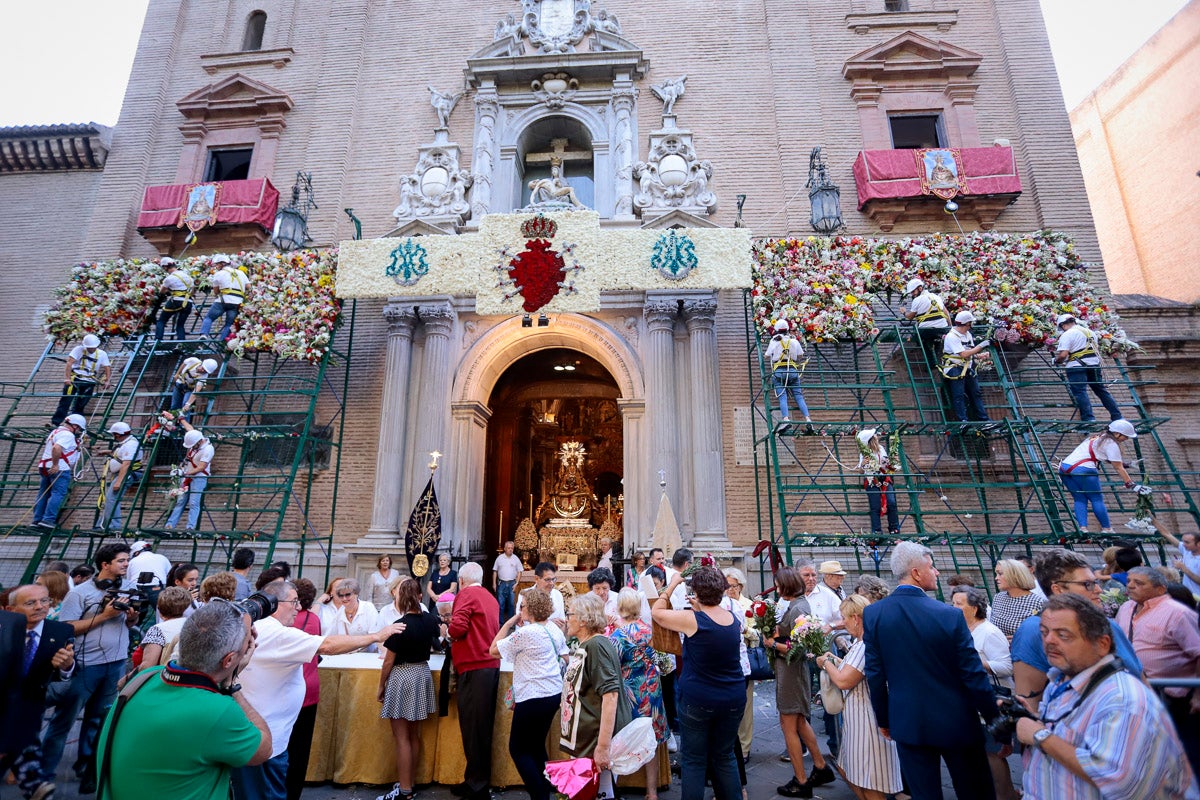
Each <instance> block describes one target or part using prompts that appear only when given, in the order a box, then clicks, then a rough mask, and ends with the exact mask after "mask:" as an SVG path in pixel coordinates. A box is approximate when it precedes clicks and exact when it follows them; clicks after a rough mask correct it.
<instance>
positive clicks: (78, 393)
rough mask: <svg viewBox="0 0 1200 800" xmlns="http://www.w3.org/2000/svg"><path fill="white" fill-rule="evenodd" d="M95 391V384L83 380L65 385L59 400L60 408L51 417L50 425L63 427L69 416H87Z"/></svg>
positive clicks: (77, 379) (78, 379) (79, 379)
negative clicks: (63, 422)
mask: <svg viewBox="0 0 1200 800" xmlns="http://www.w3.org/2000/svg"><path fill="white" fill-rule="evenodd" d="M95 391H96V384H95V383H93V382H92V381H85V380H82V379H81V378H76V379H75V380H74V382H72V383H64V384H63V393H62V397H60V398H59V400H58V408H56V409H54V416H52V417H50V424H52V425H61V424H62V421H63V420H64V419H66V418H67V416H68V415H69V414H80V415H83V416H87V405H88V401H89V400H91V399H92V395H93V394H94V393H95Z"/></svg>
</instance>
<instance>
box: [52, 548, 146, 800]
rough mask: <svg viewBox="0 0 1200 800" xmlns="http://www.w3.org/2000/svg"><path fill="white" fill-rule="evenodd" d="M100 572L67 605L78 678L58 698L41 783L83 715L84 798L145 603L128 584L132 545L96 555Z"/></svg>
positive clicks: (79, 762)
mask: <svg viewBox="0 0 1200 800" xmlns="http://www.w3.org/2000/svg"><path fill="white" fill-rule="evenodd" d="M95 563H96V568H97V572H96V574H95V576H94V577H93V578H92V580H90V581H86V582H85V583H81V584H79V585H78V586H76V587H75V590H74V591H72V592H69V593H68V594H67V596H66V599H64V600H63V605H62V611H60V612H59V615H58V619H59V621H60V622H67V623H70V624H71V627H72V628H74V630H75V664H76V669H75V675H74V677H73V678H72V679H71V682H70V684H69V685H68V686H67V687H66V688H65V690H64V691H63V692H61V694H59V696H58V706H57V707H56V708H55V710H54V716H53V717H52V718H51V720H50V724H49V726H48V727H47V728H46V733H45V736H44V738H43V742H42V779H43V780H46V781H52V780H53V779H54V773H55V771H56V770H57V769H58V762H59V760H60V759H61V758H62V752H63V746H64V744H65V743H66V740H67V734H68V733H69V732H70V730H71V726H72V725H73V724H74V722H75V718H76V717H78V716H79V710H80V709H81V708H82V709H83V722H82V724H81V725H80V729H79V757H78V758H77V759H76V760H75V774H76V775H77V776H78V777H79V793H80V794H91V793H92V792H94V791H96V763H95V751H96V737H97V736H98V735H99V733H100V725H101V724H102V723H103V722H104V716H105V714H107V713H108V709H109V707H110V706H111V705H112V703H113V700H115V699H116V697H117V682H118V681H119V680H120V679H121V676H122V675H124V674H125V663H126V660H127V659H128V657H129V626H131V625H135V624H136V623H137V621H138V615H139V612H140V611H141V608H142V607H143V606H144V604H145V601H144V598H143V596H142V595H141V594H140V593H139V592H138V591H137V589H136V587H134V585H133V584H132V583H130V582H128V581H126V579H125V573H126V572H127V571H128V569H129V545H127V544H124V543H123V542H112V543H110V544H106V545H102V546H101V547H100V548H99V549H98V550H96V556H95Z"/></svg>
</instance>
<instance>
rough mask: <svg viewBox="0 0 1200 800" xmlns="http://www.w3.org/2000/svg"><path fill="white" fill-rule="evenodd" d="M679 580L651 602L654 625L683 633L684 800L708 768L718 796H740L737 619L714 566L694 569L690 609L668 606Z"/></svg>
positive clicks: (741, 695)
mask: <svg viewBox="0 0 1200 800" xmlns="http://www.w3.org/2000/svg"><path fill="white" fill-rule="evenodd" d="M683 580H684V579H683V576H682V575H679V574H676V575H675V576H674V578H673V579H672V580H671V583H670V585H668V586H667V589H666V591H665V592H663V593H662V594H660V595H659V596H658V599H657V600H655V601H654V610H653V615H654V622H655V624H657V625H659V626H661V627H663V628H666V629H667V630H672V631H677V632H679V633H682V634H683V637H684V638H683V672H682V674H681V675H680V677H679V688H680V695H681V700H682V702H681V704H680V707H679V725H680V727H681V729H682V732H683V742H682V745H681V746H680V748H679V753H680V756H681V760H682V767H683V769H682V777H683V800H702V798H703V797H704V776H705V772H706V771H709V772H711V774H712V784H713V791H714V792H716V795H717V797H720V798H722V800H736V798H738V797H741V796H742V787H741V785H740V783H739V781H738V772H737V759H736V756H735V755H734V747H735V746H736V743H737V730H738V725H739V724H740V723H741V721H742V709H743V708H744V707H745V704H746V678H745V676H744V675H743V673H742V663H741V656H740V649H741V647H740V644H741V639H742V626H741V621H740V620H739V619H738V618H737V617H735V616H734V615H733V613H732V612H730V611H729V610H727V609H725V608H722V607H721V600H722V599H723V598H724V596H725V588H726V584H725V576H724V575H723V574H721V571H720V570H719V569H717V568H716V567H709V566H704V567H697V568H696V569H695V570H694V571H692V572H691V574H690V580H691V590H692V592H693V593H694V594H695V597H694V598H691V604H692V607H691V608H690V609H681V610H678V611H675V610H672V609H671V607H670V597H671V593H672V592H674V591H675V589H676V588H677V587H678V586H679V584H681V583H683ZM814 743H815V739H814ZM797 756H799V753H797Z"/></svg>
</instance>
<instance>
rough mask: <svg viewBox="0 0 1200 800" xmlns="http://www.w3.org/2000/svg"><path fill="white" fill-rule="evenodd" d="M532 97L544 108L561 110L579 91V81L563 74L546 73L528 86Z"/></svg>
mask: <svg viewBox="0 0 1200 800" xmlns="http://www.w3.org/2000/svg"><path fill="white" fill-rule="evenodd" d="M529 88H530V89H532V90H533V96H534V97H536V98H537V100H538V102H539V103H544V104H545V106H546V108H555V109H558V108H562V107H563V106H564V105H565V104H566V102H567V101H568V100H570V99H571V98H572V97H574V96H575V95H576V93H577V92H578V91H579V81H577V80H575V79H574V78H572V77H571V76H570V75H568V74H567V73H565V72H547V73H546V74H545V75H543V76H542V77H541V78H540V79H537V80H534V81H533V82H532V83H530V84H529Z"/></svg>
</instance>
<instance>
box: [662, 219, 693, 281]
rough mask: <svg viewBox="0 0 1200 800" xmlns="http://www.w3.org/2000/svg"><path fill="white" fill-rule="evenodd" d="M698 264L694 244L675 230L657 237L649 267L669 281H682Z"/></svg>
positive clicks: (686, 236) (685, 235)
mask: <svg viewBox="0 0 1200 800" xmlns="http://www.w3.org/2000/svg"><path fill="white" fill-rule="evenodd" d="M699 263H700V262H699V260H698V259H697V258H696V244H695V242H693V241H692V240H691V239H689V238H688V235H687V234H686V233H684V234H680V233H678V232H677V231H675V230H669V231H667V232H666V233H664V234H663V235H662V236H660V237H658V241H657V242H655V243H654V252H653V253H651V255H650V267H651V268H652V269H655V270H657V271H658V274H659V275H662V276H663V277H664V278H666V279H667V280H669V281H681V280H683V279H684V278H686V277H687V276H688V273H690V272H691V271H692V270H693V269H695V268H696V266H697V264H699Z"/></svg>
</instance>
